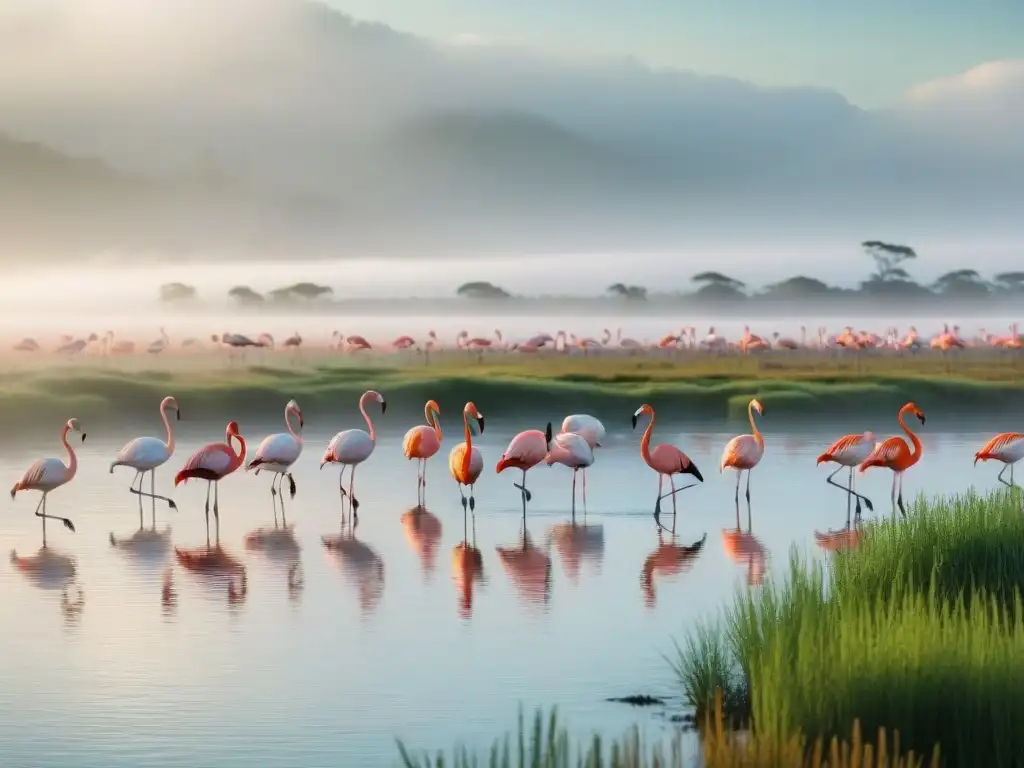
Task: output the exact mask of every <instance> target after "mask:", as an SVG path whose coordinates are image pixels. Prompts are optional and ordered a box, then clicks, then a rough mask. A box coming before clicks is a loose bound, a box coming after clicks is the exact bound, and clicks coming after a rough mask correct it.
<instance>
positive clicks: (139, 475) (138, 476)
mask: <svg viewBox="0 0 1024 768" xmlns="http://www.w3.org/2000/svg"><path fill="white" fill-rule="evenodd" d="M136 480H137V481H138V482H139V529H140V530H141V529H142V526H143V525H144V524H145V523H144V522H143V519H142V472H141V471H140V470H135V477H134V478H132V484H131V485H130V486H128V490H129V492H131V493H135V481H136Z"/></svg>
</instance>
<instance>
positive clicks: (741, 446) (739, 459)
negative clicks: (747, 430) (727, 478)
mask: <svg viewBox="0 0 1024 768" xmlns="http://www.w3.org/2000/svg"><path fill="white" fill-rule="evenodd" d="M756 455H757V441H756V440H754V436H753V435H737V436H736V437H734V438H733V439H732V440H730V441H729V442H728V443H726V444H725V450H723V451H722V460H721V462H720V463H719V465H718V471H719V472H721V471H722V470H723V469H725V468H726V467H738V468H743V469H746V467H747V464H749V463H750V462H751V461H752V460H753V459H754V457H755V456H756Z"/></svg>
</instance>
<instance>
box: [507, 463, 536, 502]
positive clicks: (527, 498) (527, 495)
mask: <svg viewBox="0 0 1024 768" xmlns="http://www.w3.org/2000/svg"><path fill="white" fill-rule="evenodd" d="M512 485H514V486H515V487H516V488H518V489H519V490H520V491H522V492H523V503H524V504H525V503H526V502H527V501H531V500H532V499H533V495H532V494H531V493H530V492H529V491H528V490H527V489H526V470H525V469H524V470H523V482H522V483H521V484H520V483H512Z"/></svg>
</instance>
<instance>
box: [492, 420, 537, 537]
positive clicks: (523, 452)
mask: <svg viewBox="0 0 1024 768" xmlns="http://www.w3.org/2000/svg"><path fill="white" fill-rule="evenodd" d="M550 445H551V422H550V421H549V422H548V426H547V429H546V430H545V431H543V432H541V431H540V430H539V429H527V430H525V431H523V432H520V433H519V434H518V435H516V436H515V437H513V438H512V442H511V443H509V444H508V448H506V449H505V452H504V453H503V454H501V458H500V459H498V465H497V467H496V468H495V469H496V470H497V472H498V474H499V475H500V474H501V473H502V472H504V471H505V470H506V469H508V468H509V467H512V468H513V469H518V470H521V471H522V473H523V482H522V483H521V484H520V483H514V485H515V487H516V488H518V489H519V490H520V491H521V492H522V495H523V525H524V526H525V525H526V502H528V501H530V500H531V499H532V498H533V495H532V494H531V493H530V492H529V491H528V490H527V488H526V473H527V471H529V470H531V469H533V468H534V467H535V466H537V465H538V464H540V463H541V462H542V461H544V457H545V456H547V455H548V448H549V447H550Z"/></svg>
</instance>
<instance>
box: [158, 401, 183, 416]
mask: <svg viewBox="0 0 1024 768" xmlns="http://www.w3.org/2000/svg"><path fill="white" fill-rule="evenodd" d="M160 410H161V411H163V410H168V411H174V418H175V419H177V420H178V421H181V408H179V407H178V401H177V400H175V399H174V398H173V397H165V398H164V399H163V402H161V403H160Z"/></svg>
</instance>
